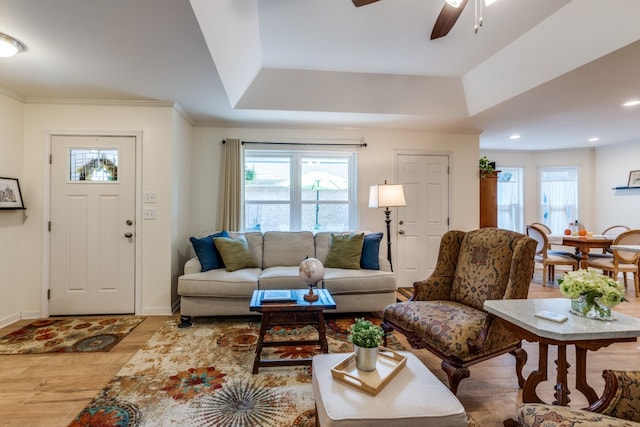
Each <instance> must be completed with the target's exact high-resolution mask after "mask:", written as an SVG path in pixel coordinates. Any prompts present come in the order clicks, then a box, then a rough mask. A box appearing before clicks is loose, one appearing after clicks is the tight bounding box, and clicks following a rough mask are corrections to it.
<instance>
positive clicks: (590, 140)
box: [587, 136, 600, 142]
mask: <svg viewBox="0 0 640 427" xmlns="http://www.w3.org/2000/svg"><path fill="white" fill-rule="evenodd" d="M587 141H589V142H598V141H600V138H598V137H597V136H592V137H591V138H589V139H588V140H587Z"/></svg>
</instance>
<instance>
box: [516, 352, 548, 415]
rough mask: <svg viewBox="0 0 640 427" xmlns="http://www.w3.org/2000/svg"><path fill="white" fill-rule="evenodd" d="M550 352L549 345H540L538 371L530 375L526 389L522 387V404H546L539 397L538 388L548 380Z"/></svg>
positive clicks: (526, 382)
mask: <svg viewBox="0 0 640 427" xmlns="http://www.w3.org/2000/svg"><path fill="white" fill-rule="evenodd" d="M548 352H549V345H548V344H544V343H539V344H538V369H537V370H535V371H532V372H531V373H530V374H529V376H528V377H527V381H525V383H524V387H522V403H544V401H543V400H542V399H540V398H539V397H538V394H537V393H536V387H538V384H540V383H541V382H542V381H545V380H546V379H547V360H548V358H547V355H548Z"/></svg>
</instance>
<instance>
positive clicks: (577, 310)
mask: <svg viewBox="0 0 640 427" xmlns="http://www.w3.org/2000/svg"><path fill="white" fill-rule="evenodd" d="M571 312H572V313H574V314H577V315H578V316H583V317H588V318H590V319H599V320H608V319H611V308H610V307H609V306H606V305H604V304H602V303H601V302H600V299H599V298H598V297H593V296H589V295H580V296H579V297H578V298H574V299H572V300H571Z"/></svg>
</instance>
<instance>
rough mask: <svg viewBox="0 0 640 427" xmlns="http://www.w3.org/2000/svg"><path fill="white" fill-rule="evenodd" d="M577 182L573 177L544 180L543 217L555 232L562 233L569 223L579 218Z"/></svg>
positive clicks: (542, 187)
mask: <svg viewBox="0 0 640 427" xmlns="http://www.w3.org/2000/svg"><path fill="white" fill-rule="evenodd" d="M577 190H578V189H577V183H576V181H575V180H573V179H569V180H562V181H560V180H558V181H544V180H543V181H542V182H541V183H540V194H541V196H542V209H543V210H542V217H543V221H542V222H543V223H544V224H546V225H547V226H548V227H549V228H550V229H551V232H552V233H553V234H562V231H563V230H564V229H565V228H567V226H568V225H569V223H572V222H574V221H576V220H577V219H578V216H577V211H578V208H577V206H578V194H577Z"/></svg>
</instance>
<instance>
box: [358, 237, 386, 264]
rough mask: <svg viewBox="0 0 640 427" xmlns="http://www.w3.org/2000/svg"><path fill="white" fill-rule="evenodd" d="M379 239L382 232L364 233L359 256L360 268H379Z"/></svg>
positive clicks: (380, 239)
mask: <svg viewBox="0 0 640 427" xmlns="http://www.w3.org/2000/svg"><path fill="white" fill-rule="evenodd" d="M380 241H382V233H369V234H365V235H364V242H363V244H362V255H361V256H360V268H364V269H367V270H380V261H379V259H378V258H379V256H380Z"/></svg>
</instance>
